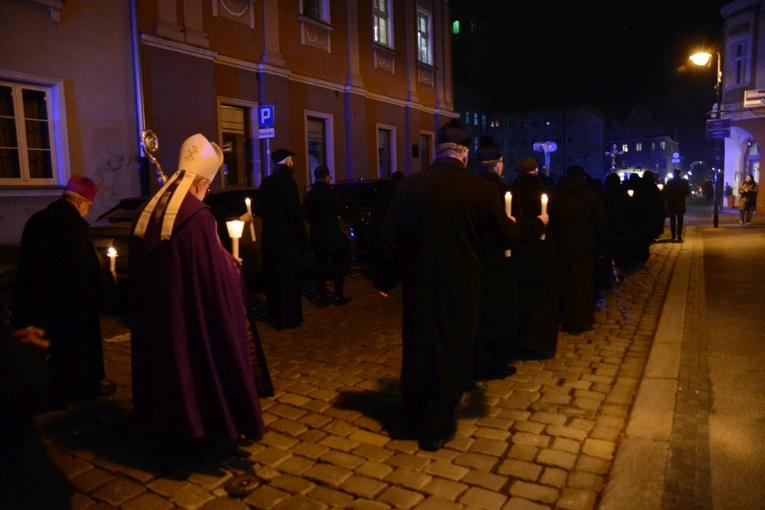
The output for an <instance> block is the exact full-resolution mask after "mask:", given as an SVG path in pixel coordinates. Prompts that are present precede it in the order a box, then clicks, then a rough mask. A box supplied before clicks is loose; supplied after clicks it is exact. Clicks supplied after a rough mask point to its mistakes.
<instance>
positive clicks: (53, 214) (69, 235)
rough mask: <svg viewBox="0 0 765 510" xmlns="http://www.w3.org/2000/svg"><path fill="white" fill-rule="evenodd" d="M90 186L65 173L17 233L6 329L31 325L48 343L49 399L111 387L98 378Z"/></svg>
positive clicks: (60, 400)
mask: <svg viewBox="0 0 765 510" xmlns="http://www.w3.org/2000/svg"><path fill="white" fill-rule="evenodd" d="M97 190H98V188H97V186H96V183H95V182H93V181H92V180H91V179H89V178H88V177H85V176H82V175H73V176H72V177H71V179H69V182H68V183H67V184H66V188H65V191H64V194H63V195H62V196H61V198H59V199H58V200H56V201H55V202H53V203H52V204H50V205H49V206H48V207H47V208H45V209H43V210H42V211H39V212H37V213H35V214H34V215H32V217H31V218H30V219H29V221H27V223H26V225H25V226H24V232H23V234H22V236H21V254H20V263H19V269H18V274H17V276H16V279H15V282H14V286H13V295H12V296H11V302H10V309H11V324H12V326H13V328H14V329H16V328H24V327H27V326H36V327H38V328H42V329H43V330H45V334H46V336H47V337H48V339H49V340H50V343H51V348H50V350H51V358H50V377H51V382H50V388H51V400H52V401H53V402H54V403H65V402H67V401H69V400H70V399H80V398H91V397H98V396H104V395H109V394H111V393H114V391H115V389H116V388H115V385H114V383H110V382H107V381H103V379H104V377H105V374H104V358H103V348H102V346H101V340H102V339H101V323H100V319H99V313H100V308H101V298H100V281H101V269H100V266H99V262H98V257H97V255H96V251H95V249H94V248H93V243H92V242H91V240H90V233H89V225H88V222H87V221H85V219H84V218H85V216H87V215H88V213H89V212H90V209H91V207H92V206H93V200H95V198H96V192H97Z"/></svg>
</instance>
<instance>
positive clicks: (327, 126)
mask: <svg viewBox="0 0 765 510" xmlns="http://www.w3.org/2000/svg"><path fill="white" fill-rule="evenodd" d="M308 117H314V118H317V119H322V120H323V121H324V136H325V142H326V144H327V167H328V168H329V172H330V173H331V174H332V175H334V174H335V135H334V133H335V116H334V115H332V114H331V113H323V112H316V111H312V110H303V135H304V139H303V149H304V150H305V160H304V161H305V175H306V181H305V182H306V189H307V188H310V187H311V183H312V182H313V180H314V177H313V175H312V174H311V169H310V167H309V166H308Z"/></svg>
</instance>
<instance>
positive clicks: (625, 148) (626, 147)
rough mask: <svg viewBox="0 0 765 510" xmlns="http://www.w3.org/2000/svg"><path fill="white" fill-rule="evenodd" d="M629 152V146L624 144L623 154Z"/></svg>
mask: <svg viewBox="0 0 765 510" xmlns="http://www.w3.org/2000/svg"><path fill="white" fill-rule="evenodd" d="M629 151H630V146H629V144H626V143H623V144H622V152H629Z"/></svg>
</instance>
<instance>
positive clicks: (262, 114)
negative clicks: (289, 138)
mask: <svg viewBox="0 0 765 510" xmlns="http://www.w3.org/2000/svg"><path fill="white" fill-rule="evenodd" d="M273 125H274V107H273V105H268V106H258V127H268V126H273Z"/></svg>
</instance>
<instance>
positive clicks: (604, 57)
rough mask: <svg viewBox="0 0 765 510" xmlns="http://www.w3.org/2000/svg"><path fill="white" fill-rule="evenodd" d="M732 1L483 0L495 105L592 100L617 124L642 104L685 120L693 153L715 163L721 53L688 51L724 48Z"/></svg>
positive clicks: (673, 123)
mask: <svg viewBox="0 0 765 510" xmlns="http://www.w3.org/2000/svg"><path fill="white" fill-rule="evenodd" d="M727 3H729V1H727V0H726V1H723V0H717V1H715V0H698V1H694V2H684V1H681V0H664V1H657V0H645V1H613V2H611V3H609V4H604V2H603V1H602V0H597V1H591V0H568V1H560V0H558V1H551V0H535V1H533V2H532V1H528V0H522V1H511V0H483V1H481V2H480V4H481V9H482V11H483V12H482V13H481V15H482V16H486V18H485V19H487V20H489V24H490V54H489V70H490V73H491V72H492V71H495V74H493V75H492V76H491V78H490V80H489V83H488V87H489V88H490V91H491V93H492V101H493V106H494V107H493V109H494V110H502V109H514V108H535V107H545V106H564V105H579V104H591V105H593V106H596V107H599V108H601V109H602V110H603V111H604V113H606V115H607V121H606V126H608V127H610V126H611V125H612V121H613V120H614V119H617V120H618V121H619V122H620V123H624V122H626V120H627V115H628V114H629V113H630V112H631V111H632V109H633V108H634V107H635V106H636V105H639V104H640V105H643V106H645V107H646V108H647V109H648V111H649V112H651V113H652V115H653V118H654V120H655V121H657V122H659V123H660V124H661V125H662V126H663V127H664V128H665V132H666V133H668V134H671V135H673V136H674V134H675V130H677V139H678V140H679V142H680V152H681V153H682V154H683V156H684V157H685V158H686V161H687V162H688V163H690V162H691V161H694V160H697V159H704V160H706V161H708V162H710V163H711V162H712V157H713V153H714V143H713V142H712V141H707V140H705V127H704V122H705V120H706V118H707V116H706V113H707V112H708V111H709V110H710V109H711V106H712V103H714V102H715V101H716V95H715V90H714V84H715V81H716V77H715V72H716V67H715V66H716V63H713V64H712V66H713V67H712V68H706V67H703V68H702V67H698V66H695V65H694V64H692V63H691V62H690V61H689V60H688V57H689V56H690V55H691V54H692V53H693V51H692V50H693V49H694V48H696V47H699V46H706V47H707V48H712V47H714V48H716V46H715V45H716V44H717V43H718V41H719V40H721V38H722V27H723V19H722V16H721V15H720V12H719V11H720V8H721V7H722V6H724V5H726V4H727ZM691 5H692V6H693V7H692V8H690V7H689V6H691ZM710 53H713V54H714V51H711V52H710Z"/></svg>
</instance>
